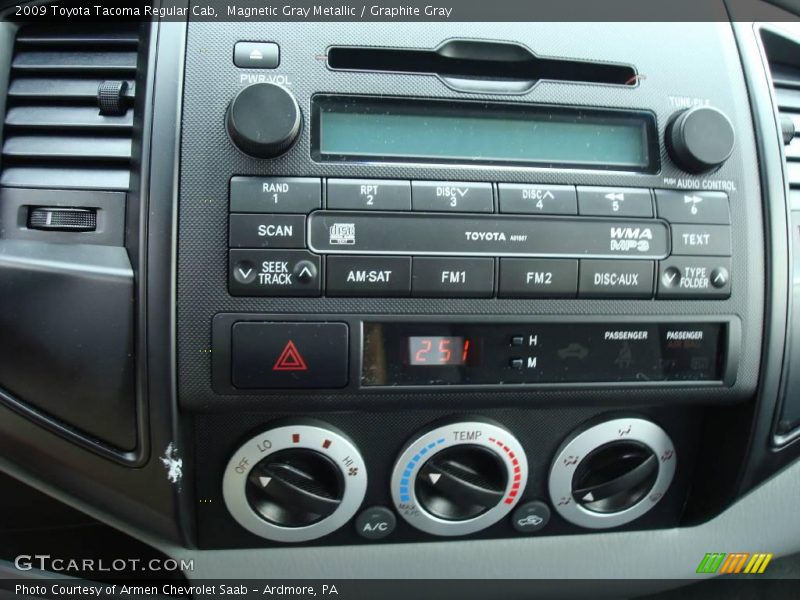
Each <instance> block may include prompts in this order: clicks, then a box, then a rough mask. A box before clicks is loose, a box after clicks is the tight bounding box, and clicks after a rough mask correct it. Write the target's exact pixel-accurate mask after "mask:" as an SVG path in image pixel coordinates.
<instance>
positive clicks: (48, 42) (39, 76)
mask: <svg viewBox="0 0 800 600" xmlns="http://www.w3.org/2000/svg"><path fill="white" fill-rule="evenodd" d="M138 50H139V34H138V28H137V26H135V25H132V26H127V25H126V26H113V27H108V28H106V29H105V30H104V31H103V32H100V33H98V32H96V31H85V30H84V31H82V30H77V31H76V30H75V29H74V28H73V29H71V30H63V29H61V30H56V29H47V28H39V27H34V26H26V27H22V28H21V29H20V31H19V34H18V35H17V39H16V45H15V52H14V57H13V60H12V64H11V74H10V79H9V89H8V100H7V102H8V104H7V108H6V116H5V124H4V134H3V137H4V142H3V151H2V158H3V169H2V174H0V185H2V186H6V187H28V188H55V189H94V190H128V188H129V184H130V168H131V156H132V134H133V123H134V119H133V113H134V108H133V107H134V102H133V100H134V97H135V94H136V67H137V57H138ZM105 81H124V82H126V84H127V85H126V86H124V88H125V89H124V91H123V94H124V96H123V103H124V104H123V105H124V107H125V112H124V114H121V115H104V114H101V111H100V109H99V108H98V99H97V94H98V87H99V86H100V85H101V84H102V83H103V82H105Z"/></svg>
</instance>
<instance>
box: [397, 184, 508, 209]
mask: <svg viewBox="0 0 800 600" xmlns="http://www.w3.org/2000/svg"><path fill="white" fill-rule="evenodd" d="M411 206H412V207H413V209H414V210H423V211H434V212H439V211H453V212H480V213H490V212H494V195H493V193H492V184H491V183H479V182H464V181H412V182H411Z"/></svg>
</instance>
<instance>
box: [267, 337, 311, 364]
mask: <svg viewBox="0 0 800 600" xmlns="http://www.w3.org/2000/svg"><path fill="white" fill-rule="evenodd" d="M272 370H273V371H307V370H308V367H307V366H306V361H304V360H303V357H302V356H301V354H300V352H299V351H298V350H297V347H296V346H295V345H294V342H293V341H292V340H289V343H288V344H286V347H285V348H284V349H283V352H281V355H280V356H279V357H278V360H276V361H275V364H274V365H273V367H272Z"/></svg>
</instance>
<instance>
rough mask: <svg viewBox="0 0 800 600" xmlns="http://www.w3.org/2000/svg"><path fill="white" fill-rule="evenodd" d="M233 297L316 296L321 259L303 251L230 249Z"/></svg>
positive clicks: (230, 285)
mask: <svg viewBox="0 0 800 600" xmlns="http://www.w3.org/2000/svg"><path fill="white" fill-rule="evenodd" d="M228 273H229V275H228V290H229V291H230V293H231V294H232V295H234V296H319V295H320V289H321V280H322V278H321V277H320V257H319V256H317V255H315V254H312V253H311V252H306V251H305V250H239V249H235V250H230V251H229V253H228Z"/></svg>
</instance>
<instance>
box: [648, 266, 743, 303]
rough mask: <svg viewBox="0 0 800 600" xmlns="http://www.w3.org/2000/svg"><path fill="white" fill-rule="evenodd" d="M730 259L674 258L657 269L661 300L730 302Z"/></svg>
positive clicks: (657, 295) (658, 294) (658, 293)
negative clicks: (706, 299) (717, 299)
mask: <svg viewBox="0 0 800 600" xmlns="http://www.w3.org/2000/svg"><path fill="white" fill-rule="evenodd" d="M730 273H731V259H730V258H725V257H720V258H711V257H705V256H673V257H670V258H668V259H667V260H662V261H661V262H660V263H659V265H658V292H657V294H656V297H658V298H729V297H730V295H731V275H730Z"/></svg>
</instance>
